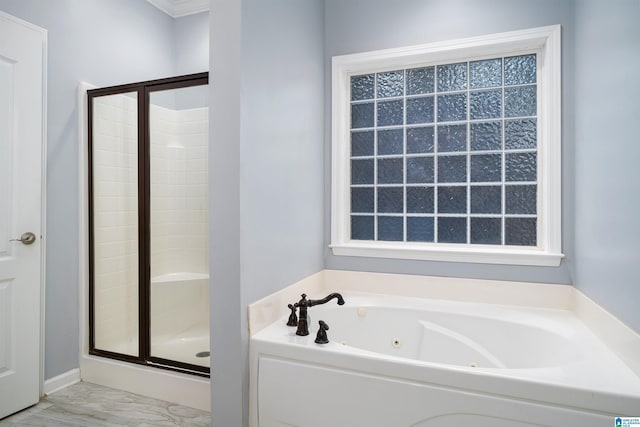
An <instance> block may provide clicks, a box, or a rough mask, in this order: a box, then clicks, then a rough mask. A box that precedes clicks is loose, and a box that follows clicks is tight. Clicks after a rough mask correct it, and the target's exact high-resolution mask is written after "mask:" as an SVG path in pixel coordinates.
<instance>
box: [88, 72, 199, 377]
mask: <svg viewBox="0 0 640 427" xmlns="http://www.w3.org/2000/svg"><path fill="white" fill-rule="evenodd" d="M207 84H209V73H208V72H205V73H197V74H188V75H184V76H177V77H169V78H164V79H157V80H149V81H144V82H138V83H130V84H125V85H118V86H110V87H104V88H99V89H91V90H88V91H87V104H88V105H87V110H88V116H89V117H88V122H87V123H88V126H87V130H88V175H89V184H88V200H89V224H88V225H89V354H90V355H94V356H101V357H107V358H110V359H115V360H120V361H124V362H130V363H136V364H140V365H146V366H153V367H157V368H161V369H169V370H172V371H178V372H184V373H189V374H193V375H198V376H203V377H209V375H210V368H209V367H204V366H199V365H193V364H190V363H184V362H179V361H176V360H170V359H163V358H160V357H154V356H151V283H150V280H151V278H150V272H151V262H150V261H151V260H150V254H151V252H150V250H151V247H150V242H151V233H150V223H151V221H150V217H151V208H150V206H151V202H150V192H151V191H150V188H151V182H150V181H151V179H150V173H151V166H150V149H149V147H150V129H149V105H150V103H149V99H150V94H151V92H157V91H164V90H171V89H179V88H186V87H191V86H202V85H207ZM130 92H135V93H137V99H138V112H137V113H138V355H137V356H133V355H128V354H123V353H117V352H113V351H109V350H103V349H99V348H96V345H95V269H94V255H95V251H94V242H95V240H94V239H95V236H94V209H93V100H94V98H98V97H101V96H107V95H118V94H123V93H130Z"/></svg>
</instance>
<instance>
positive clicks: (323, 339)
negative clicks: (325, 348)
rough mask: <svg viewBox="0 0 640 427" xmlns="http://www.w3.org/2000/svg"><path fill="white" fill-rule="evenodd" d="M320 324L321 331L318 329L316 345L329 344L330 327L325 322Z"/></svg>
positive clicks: (321, 321) (322, 321)
mask: <svg viewBox="0 0 640 427" xmlns="http://www.w3.org/2000/svg"><path fill="white" fill-rule="evenodd" d="M318 324H319V325H320V329H318V334H317V335H316V344H328V343H329V337H327V331H328V330H329V325H327V324H326V323H324V320H320V321H319V322H318Z"/></svg>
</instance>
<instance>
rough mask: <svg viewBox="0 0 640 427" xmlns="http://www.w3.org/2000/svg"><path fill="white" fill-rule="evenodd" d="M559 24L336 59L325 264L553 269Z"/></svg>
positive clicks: (557, 248)
mask: <svg viewBox="0 0 640 427" xmlns="http://www.w3.org/2000/svg"><path fill="white" fill-rule="evenodd" d="M560 38H561V28H560V26H559V25H555V26H548V27H540V28H531V29H527V30H519V31H512V32H508V33H501V34H489V35H483V36H479V37H471V38H466V39H459V40H447V41H443V42H436V43H429V44H424V45H417V46H403V47H397V48H392V49H385V50H379V51H371V52H361V53H355V54H348V55H341V56H334V57H333V58H332V60H331V70H332V72H331V73H332V74H331V243H330V248H331V251H332V253H333V255H337V256H358V257H371V258H397V259H411V260H429V261H447V262H473V263H490V264H511V265H530V266H533V265H536V266H558V265H559V264H560V262H561V260H562V258H563V254H562V220H561V219H562V215H561V207H562V198H561V187H562V185H561V184H562V182H561V177H562V173H561V169H562V167H561V157H562V156H561V152H562V147H561V143H562V138H561V136H562V120H561V94H562V91H561V86H562V79H561V74H562V73H561V40H560Z"/></svg>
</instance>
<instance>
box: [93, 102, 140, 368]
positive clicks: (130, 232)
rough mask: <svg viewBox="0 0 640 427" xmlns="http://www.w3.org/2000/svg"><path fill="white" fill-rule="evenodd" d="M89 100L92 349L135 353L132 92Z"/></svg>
mask: <svg viewBox="0 0 640 427" xmlns="http://www.w3.org/2000/svg"><path fill="white" fill-rule="evenodd" d="M92 101H93V102H92V103H91V108H92V112H93V117H94V118H95V119H94V120H93V121H92V142H91V150H90V153H91V154H90V156H91V159H90V175H91V177H90V179H91V182H92V186H91V190H90V191H91V194H92V197H91V198H90V200H91V202H90V203H91V211H92V215H91V218H90V222H91V227H90V239H91V242H92V244H91V252H92V257H91V260H92V263H93V265H92V275H91V280H92V282H93V283H92V286H91V287H90V289H91V292H92V293H93V295H92V298H91V301H92V302H93V319H92V320H93V329H92V332H93V334H92V339H93V343H92V348H96V349H99V350H101V351H105V352H109V353H118V354H123V355H126V356H131V357H138V354H139V335H138V331H139V310H138V305H139V299H138V287H139V268H138V266H139V258H138V248H139V242H140V240H139V227H138V225H139V209H138V202H139V200H138V186H139V180H138V170H139V164H138V162H139V157H138V136H139V133H138V131H139V126H138V92H137V91H136V92H124V93H118V94H113V95H104V96H98V97H95V98H93V100H92Z"/></svg>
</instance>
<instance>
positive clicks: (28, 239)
mask: <svg viewBox="0 0 640 427" xmlns="http://www.w3.org/2000/svg"><path fill="white" fill-rule="evenodd" d="M9 241H10V242H20V243H22V244H23V245H31V244H33V242H35V241H36V235H35V234H33V233H32V232H30V231H27V232H26V233H22V236H20V238H19V239H11V240H9Z"/></svg>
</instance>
